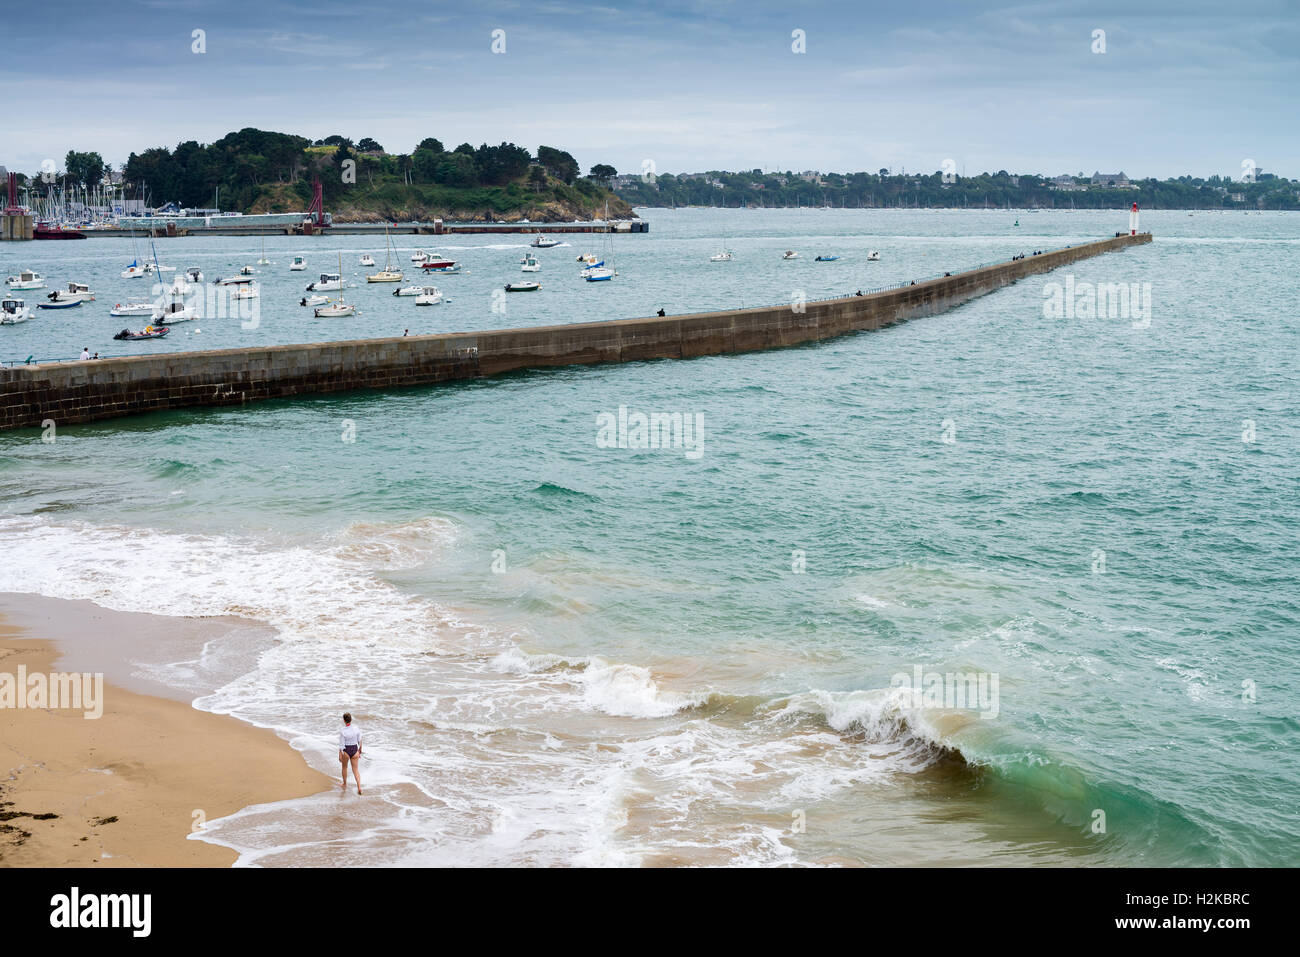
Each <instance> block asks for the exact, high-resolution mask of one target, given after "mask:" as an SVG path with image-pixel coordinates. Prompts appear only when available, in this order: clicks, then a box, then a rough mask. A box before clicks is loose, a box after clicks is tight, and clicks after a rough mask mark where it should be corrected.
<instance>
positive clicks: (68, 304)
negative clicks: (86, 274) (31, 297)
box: [36, 293, 81, 309]
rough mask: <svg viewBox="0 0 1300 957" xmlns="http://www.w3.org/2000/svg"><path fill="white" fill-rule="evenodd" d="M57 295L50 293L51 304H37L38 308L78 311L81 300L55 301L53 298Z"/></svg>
mask: <svg viewBox="0 0 1300 957" xmlns="http://www.w3.org/2000/svg"><path fill="white" fill-rule="evenodd" d="M55 295H56V293H50V296H51V299H50V301H49V302H38V303H37V304H36V306H37V308H39V309H76V308H77V307H78V306H80V305H81V300H80V299H54V298H53V297H54V296H55Z"/></svg>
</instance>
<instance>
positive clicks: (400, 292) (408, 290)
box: [393, 286, 424, 296]
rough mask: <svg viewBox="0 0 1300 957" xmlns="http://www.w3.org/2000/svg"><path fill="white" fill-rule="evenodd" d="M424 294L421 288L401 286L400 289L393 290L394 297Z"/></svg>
mask: <svg viewBox="0 0 1300 957" xmlns="http://www.w3.org/2000/svg"><path fill="white" fill-rule="evenodd" d="M423 292H424V287H423V286H403V287H402V288H401V289H394V290H393V295H394V296H418V295H420V294H421V293H423Z"/></svg>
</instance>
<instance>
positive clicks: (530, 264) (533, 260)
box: [519, 253, 542, 272]
mask: <svg viewBox="0 0 1300 957" xmlns="http://www.w3.org/2000/svg"><path fill="white" fill-rule="evenodd" d="M520 262H521V263H523V265H522V266H520V267H519V271H520V272H541V271H542V264H541V263H539V262H538V261H537V257H536V256H534V255H532V254H531V253H529V254H528V255H527V256H525V257H524V258H523V259H521V260H520Z"/></svg>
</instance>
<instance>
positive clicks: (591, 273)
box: [582, 200, 618, 282]
mask: <svg viewBox="0 0 1300 957" xmlns="http://www.w3.org/2000/svg"><path fill="white" fill-rule="evenodd" d="M613 261H614V246H613V242H612V240H611V239H610V232H609V201H608V200H606V201H605V241H604V245H603V246H602V247H601V262H606V263H612V262H613ZM617 275H618V271H617V270H616V269H614V268H613V267H612V266H588V267H587V268H586V269H584V270H583V271H582V278H583V279H585V280H587V282H608V281H609V280H611V279H613V278H614V277H615V276H617Z"/></svg>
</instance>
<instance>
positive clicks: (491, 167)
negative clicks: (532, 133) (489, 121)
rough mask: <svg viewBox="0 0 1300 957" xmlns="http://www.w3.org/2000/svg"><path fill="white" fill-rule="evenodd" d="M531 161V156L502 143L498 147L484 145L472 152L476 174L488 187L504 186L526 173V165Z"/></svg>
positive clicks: (515, 147)
mask: <svg viewBox="0 0 1300 957" xmlns="http://www.w3.org/2000/svg"><path fill="white" fill-rule="evenodd" d="M532 161H533V154H532V153H530V152H528V150H526V149H524V148H523V147H522V146H516V145H515V144H514V143H502V144H501V145H500V146H488V145H487V144H486V143H484V144H483V145H482V146H480V147H479V148H478V149H476V150H475V151H474V162H475V163H476V164H478V173H479V176H480V178H481V179H482V180H483V182H484V183H486V184H488V185H489V186H504V185H505V184H506V183H509V182H510V181H511V180H516V179H518V178H519V177H520V176H523V175H524V174H525V173H526V172H528V164H529V163H531V162H532Z"/></svg>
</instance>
